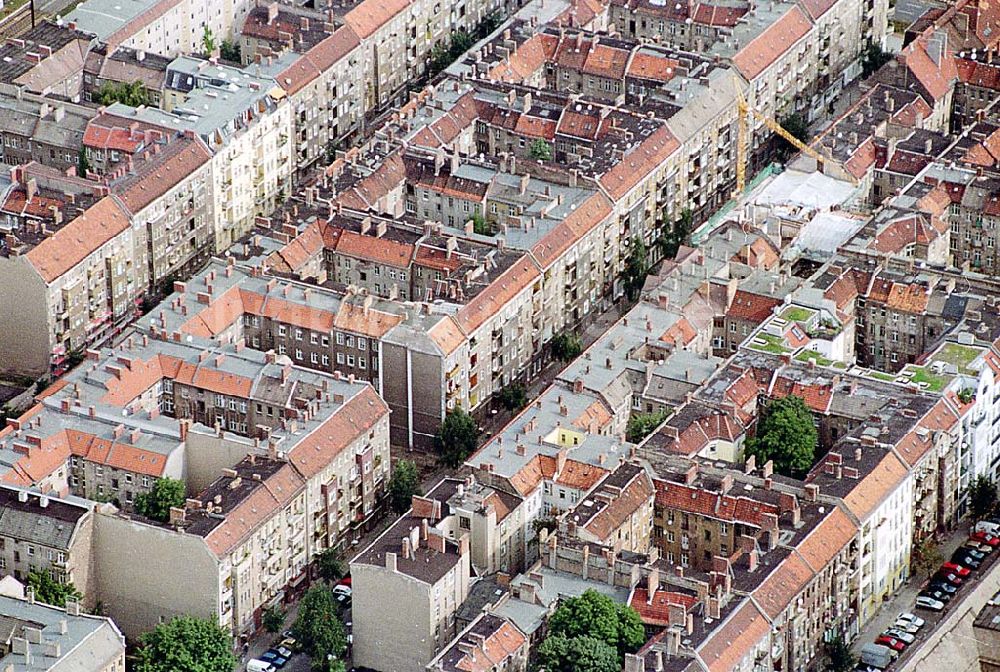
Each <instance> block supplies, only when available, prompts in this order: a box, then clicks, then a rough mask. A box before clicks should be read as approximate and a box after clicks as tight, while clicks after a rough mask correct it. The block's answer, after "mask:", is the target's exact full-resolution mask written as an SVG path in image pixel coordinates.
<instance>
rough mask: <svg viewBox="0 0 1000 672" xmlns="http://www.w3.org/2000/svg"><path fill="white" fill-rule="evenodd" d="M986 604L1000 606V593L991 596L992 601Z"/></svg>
mask: <svg viewBox="0 0 1000 672" xmlns="http://www.w3.org/2000/svg"><path fill="white" fill-rule="evenodd" d="M986 604H988V605H990V606H991V607H996V606H1000V593H997V594H996V595H994V596H993V597H991V598H990V601H989V602H987V603H986Z"/></svg>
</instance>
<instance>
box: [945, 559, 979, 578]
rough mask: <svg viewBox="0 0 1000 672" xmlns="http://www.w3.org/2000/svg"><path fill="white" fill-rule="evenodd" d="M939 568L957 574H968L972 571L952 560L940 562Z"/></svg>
mask: <svg viewBox="0 0 1000 672" xmlns="http://www.w3.org/2000/svg"><path fill="white" fill-rule="evenodd" d="M941 569H944V570H948V571H949V572H951V573H953V574H958V575H959V576H968V575H969V574H971V573H972V571H971V570H969V568H968V567H963V566H962V565H959V564H957V563H954V562H946V563H944V564H942V565H941Z"/></svg>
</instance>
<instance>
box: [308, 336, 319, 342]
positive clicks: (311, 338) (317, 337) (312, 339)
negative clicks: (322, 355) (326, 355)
mask: <svg viewBox="0 0 1000 672" xmlns="http://www.w3.org/2000/svg"><path fill="white" fill-rule="evenodd" d="M318 341H319V335H318V334H309V342H310V343H312V344H313V345H316V343H317V342H318Z"/></svg>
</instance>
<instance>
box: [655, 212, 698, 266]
mask: <svg viewBox="0 0 1000 672" xmlns="http://www.w3.org/2000/svg"><path fill="white" fill-rule="evenodd" d="M664 228H666V226H664ZM692 228H694V213H693V212H691V208H684V210H683V211H681V216H680V217H678V218H677V221H676V222H674V225H673V226H672V227H671V228H670V230H669V231H667V232H666V233H664V234H663V235H661V236H660V237H659V238H657V239H656V245H657V247H659V248H660V253H661V254H662V255H663V258H664V259H674V258H676V257H677V252H678V251H680V249H681V245H683V244H685V243H686V242H687V239H688V236H690V235H691V229H692Z"/></svg>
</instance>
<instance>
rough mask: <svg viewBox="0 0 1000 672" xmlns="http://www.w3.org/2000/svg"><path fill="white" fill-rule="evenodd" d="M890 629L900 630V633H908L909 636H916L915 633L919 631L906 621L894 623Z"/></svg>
mask: <svg viewBox="0 0 1000 672" xmlns="http://www.w3.org/2000/svg"><path fill="white" fill-rule="evenodd" d="M892 627H893V628H894V629H895V630H900V631H901V632H908V633H910V634H911V635H915V634H917V632H918V631H919V630H920V628H918V627H917V626H915V625H913V624H912V623H907V622H906V621H896V622H895V623H893V624H892Z"/></svg>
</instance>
